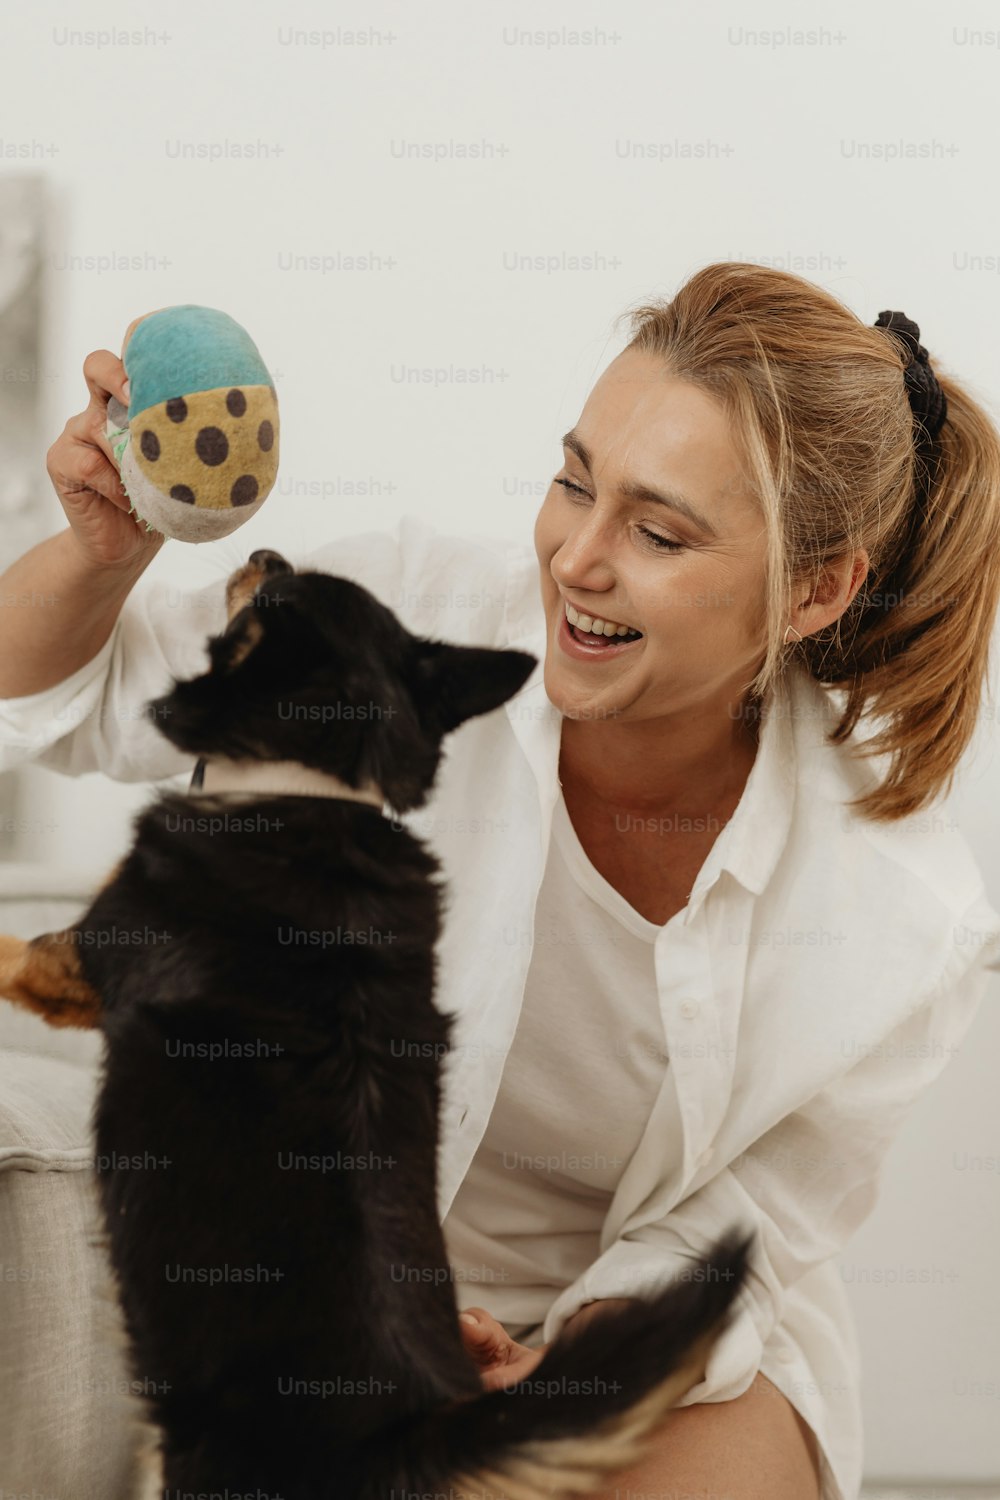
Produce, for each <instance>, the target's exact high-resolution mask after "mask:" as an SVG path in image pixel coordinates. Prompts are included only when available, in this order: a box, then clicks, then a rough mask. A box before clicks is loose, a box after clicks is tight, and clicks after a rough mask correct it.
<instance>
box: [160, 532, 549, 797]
mask: <svg viewBox="0 0 1000 1500" xmlns="http://www.w3.org/2000/svg"><path fill="white" fill-rule="evenodd" d="M226 605H227V616H228V623H227V626H226V629H225V630H224V631H223V632H222V634H221V635H216V636H213V637H211V639H210V640H209V642H208V652H209V658H210V662H211V665H210V667H209V670H208V671H207V672H205V673H204V674H203V675H202V676H199V677H195V678H192V679H190V680H188V681H184V682H181V681H177V680H176V679H175V684H174V688H173V690H172V691H171V692H169V693H166V694H164V695H163V696H162V697H159V698H153V699H151V700H149V701H148V702H147V703H146V705H145V713H146V715H147V717H149V718H151V719H152V720H153V722H154V723H155V724H156V726H157V728H158V729H159V730H160V731H161V733H163V734H164V735H165V736H166V738H167V739H168V740H170V742H171V743H172V744H174V745H176V746H177V747H178V748H179V749H181V750H185V751H190V752H191V753H192V754H194V755H220V756H226V757H229V758H232V759H234V760H260V761H269V760H295V761H300V762H301V763H302V764H303V765H306V766H313V767H316V768H317V769H319V770H321V771H326V772H328V773H330V774H332V775H334V776H338V777H340V778H341V779H342V780H343V781H345V782H347V783H348V785H349V786H352V787H359V786H363V785H364V784H365V783H367V782H374V783H375V785H376V786H377V787H378V788H379V789H380V791H381V792H382V794H383V796H384V797H385V799H386V801H387V802H388V803H389V804H390V806H391V807H392V808H393V809H394V810H395V811H397V812H401V813H402V812H406V811H408V810H409V809H411V808H416V807H420V806H421V805H422V804H423V803H424V802H425V801H426V798H427V794H428V793H429V791H430V789H431V787H432V786H433V783H434V777H435V775H436V773H437V768H438V763H439V760H440V756H441V743H442V740H443V739H444V736H445V735H446V734H448V733H449V732H450V731H451V730H453V729H456V728H457V727H458V726H459V725H460V724H462V723H464V722H465V720H466V719H471V718H473V717H475V716H476V715H477V714H484V713H488V712H489V711H490V710H491V709H494V708H498V707H499V706H500V705H501V704H502V703H504V702H506V700H507V699H508V698H510V697H511V696H512V695H513V694H514V693H515V692H516V691H517V689H518V688H519V687H520V686H521V685H522V684H523V683H524V682H525V680H526V679H527V678H528V676H529V675H530V673H531V671H532V670H533V668H534V667H535V665H536V662H537V658H536V657H534V656H532V655H530V654H529V653H527V652H525V651H512V650H506V651H505V650H495V649H492V648H489V647H478V646H452V645H447V644H446V643H444V642H441V641H435V640H430V639H426V638H424V637H422V636H418V635H413V634H412V633H411V632H410V631H408V630H407V629H406V628H405V626H404V625H402V624H401V623H400V621H399V620H398V619H397V618H396V616H395V615H394V614H393V613H392V611H391V610H389V609H387V608H386V607H385V606H384V605H383V604H381V603H380V602H379V600H378V599H376V598H375V596H374V595H373V594H371V593H370V592H369V591H368V590H367V589H366V588H363V587H362V586H361V585H360V584H357V583H353V582H351V580H349V579H347V578H339V577H334V576H332V575H331V574H329V573H320V572H302V573H297V572H296V571H295V569H294V568H293V567H292V566H291V564H290V563H287V562H286V561H285V559H284V558H283V557H281V556H280V554H278V553H277V552H270V551H259V552H254V553H253V554H252V555H251V557H250V559H249V561H248V562H247V563H246V564H245V565H244V566H243V567H240V568H237V570H236V571H235V572H234V573H233V574H232V575H231V577H230V578H229V580H228V582H227V584H226Z"/></svg>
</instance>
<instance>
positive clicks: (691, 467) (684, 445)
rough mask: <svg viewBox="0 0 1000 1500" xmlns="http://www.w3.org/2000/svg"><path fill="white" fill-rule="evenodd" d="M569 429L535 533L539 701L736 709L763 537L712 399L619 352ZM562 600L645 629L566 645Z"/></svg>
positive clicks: (758, 604) (642, 711)
mask: <svg viewBox="0 0 1000 1500" xmlns="http://www.w3.org/2000/svg"><path fill="white" fill-rule="evenodd" d="M567 437H568V438H569V442H568V443H564V454H565V461H564V464H563V467H562V468H561V469H560V471H559V473H558V474H557V475H556V477H555V479H553V481H552V483H551V485H550V486H549V489H548V493H547V494H546V496H545V499H544V501H543V502H542V507H541V510H540V511H539V513H538V517H537V520H536V522H535V531H534V540H535V550H536V552H537V554H538V563H539V569H540V574H541V589H542V602H543V605H544V608H545V614H546V619H547V621H548V636H547V646H546V654H545V690H546V693H547V694H548V697H549V698H550V700H551V701H552V703H553V704H554V705H555V706H556V707H557V708H558V709H559V710H560V711H561V712H562V713H563V714H564V715H566V716H568V717H571V718H581V719H606V718H608V717H614V718H617V719H620V720H625V719H627V720H629V721H637V720H640V719H648V718H653V717H656V716H658V715H661V714H672V713H676V712H677V711H679V710H684V709H689V708H692V707H699V706H700V707H702V708H705V707H710V706H712V705H714V704H718V705H720V706H721V705H722V704H723V702H728V703H730V704H737V705H738V704H739V702H740V701H741V696H742V695H741V689H744V688H745V685H746V684H747V683H748V682H749V681H750V679H751V678H752V677H753V675H754V673H755V672H756V671H757V669H758V668H759V666H760V664H761V662H762V660H763V656H764V649H765V641H764V633H763V615H764V578H765V571H764V564H765V535H766V534H765V530H764V522H763V517H762V516H761V514H760V512H759V510H758V509H757V507H756V506H755V505H754V503H753V501H752V499H751V495H750V490H749V484H748V482H747V481H746V480H745V478H744V476H743V474H742V473H741V467H740V464H739V461H738V459H737V455H736V452H735V450H734V448H733V446H732V444H731V442H730V437H729V432H728V424H727V420H726V417H725V415H724V413H723V411H722V408H721V406H720V405H719V404H718V403H717V402H716V401H715V400H714V399H713V398H712V397H711V396H710V395H708V394H707V393H706V392H704V391H702V390H701V389H699V388H698V387H697V386H694V385H692V384H690V382H687V381H684V380H680V379H677V378H676V377H674V376H672V375H668V374H666V373H664V367H663V364H662V361H661V360H659V359H658V358H656V357H655V356H653V355H650V354H647V353H643V352H640V351H637V350H626V351H625V352H624V353H623V354H620V355H619V356H618V358H617V359H616V360H614V361H613V363H612V364H611V365H609V367H608V369H607V370H606V371H605V372H604V374H603V375H602V376H601V378H600V379H599V380H598V382H597V384H596V385H595V386H594V389H593V390H592V391H591V393H590V395H589V397H588V399H587V402H586V405H585V406H584V408H583V412H582V413H581V415H580V418H579V420H578V421H577V424H576V426H575V428H574V429H573V433H572V434H567ZM571 486H574V487H576V488H571ZM578 491H579V492H578ZM654 492H655V494H658V495H660V496H662V497H663V500H664V501H666V502H673V503H662V502H661V501H659V500H657V499H656V498H655V497H654ZM683 502H686V503H687V505H688V507H690V509H691V511H692V512H694V513H696V515H692V514H685V513H684V512H683V510H682V509H680V508H678V507H679V506H681V505H682V504H683ZM567 603H569V604H570V605H572V606H574V608H575V609H576V610H577V611H579V612H580V613H581V614H583V615H589V616H590V617H591V621H589V622H588V621H587V620H584V622H583V624H584V626H586V625H587V624H588V623H592V622H593V620H595V619H601V620H603V621H606V622H608V623H615V624H623V625H628V626H630V627H633V628H634V629H636V630H639V631H641V632H642V634H641V637H640V638H638V639H636V640H631V642H630V643H623V644H619V645H612V646H610V647H607V646H600V645H596V644H595V645H593V646H591V647H590V648H589V649H588V648H587V647H586V646H584V647H582V648H581V647H579V646H578V647H576V648H574V645H573V643H572V641H571V639H570V635H571V634H572V632H569V631H568V626H567V621H566V610H565V606H566V604H567ZM579 633H580V627H578V628H577V631H576V634H577V635H579ZM602 638H603V637H602ZM610 639H611V640H612V641H615V642H622V641H623V638H622V637H621V636H620V635H617V634H616V635H613V636H611V637H610ZM627 639H628V638H626V640H627ZM575 652H576V653H578V654H575Z"/></svg>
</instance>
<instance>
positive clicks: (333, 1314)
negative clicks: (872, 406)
mask: <svg viewBox="0 0 1000 1500" xmlns="http://www.w3.org/2000/svg"><path fill="white" fill-rule="evenodd" d="M227 598H228V602H229V624H228V627H227V628H226V630H225V631H224V632H223V633H222V634H221V635H218V636H216V637H214V638H213V639H212V640H211V641H210V642H209V654H210V668H209V670H208V671H207V672H205V673H204V674H203V675H202V676H199V677H197V678H195V679H194V680H191V681H186V682H181V681H176V680H175V683H174V687H173V690H172V691H171V692H169V693H168V694H166V695H164V696H163V697H160V698H157V699H153V700H151V701H150V702H149V703H148V704H147V705H146V706H145V708H146V712H147V714H148V715H149V716H150V717H151V718H152V719H153V721H154V722H155V723H156V725H157V726H158V727H159V729H160V730H161V731H162V732H163V733H164V734H165V735H166V736H167V738H168V739H169V740H170V741H171V742H172V743H173V744H175V745H177V746H179V747H180V748H181V749H183V750H185V751H189V752H191V754H192V755H194V756H198V757H203V758H206V759H207V760H208V762H209V765H211V761H212V758H214V757H225V758H227V759H228V760H229V761H240V762H253V763H261V762H275V761H281V762H289V761H293V762H297V763H299V764H300V765H302V766H307V767H311V768H314V770H316V771H319V772H322V773H326V774H328V775H329V776H330V777H332V778H338V779H339V781H340V782H342V783H343V784H344V785H343V787H342V791H343V793H344V797H343V798H341V797H338V796H324V795H318V794H317V795H292V794H281V793H267V792H264V793H261V792H257V793H256V794H254V795H253V797H252V800H241V799H240V796H239V795H237V798H236V800H234V798H233V795H232V793H230V794H229V795H226V794H218V795H216V794H212V793H211V789H210V788H211V783H210V782H208V783H206V785H207V787H208V791H206V793H205V794H203V795H200V796H197V797H195V796H193V795H181V794H176V793H169V794H165V795H162V796H160V797H159V799H158V800H157V801H156V802H155V803H154V804H153V805H152V806H150V807H149V808H148V809H146V810H145V811H143V812H142V813H140V814H139V815H138V816H137V817H136V820H135V824H134V832H135V837H134V842H133V845H132V847H131V850H130V852H129V853H128V855H127V856H126V857H125V859H124V860H123V861H122V863H121V865H120V866H119V867H118V868H117V870H116V872H115V874H114V876H113V877H112V879H111V881H110V882H109V883H108V884H107V885H106V886H105V887H104V888H103V889H102V890H101V891H100V892H99V893H98V895H97V896H96V898H95V899H94V901H93V903H92V905H91V906H90V908H89V910H88V911H87V913H86V914H85V916H84V917H83V918H82V919H81V920H80V921H79V922H78V923H77V924H76V925H75V927H74V928H71V929H69V930H68V931H67V932H66V933H63V934H47V935H46V936H45V937H43V938H38V939H35V940H34V941H33V942H32V943H30V944H27V945H21V951H20V953H19V956H18V959H17V962H16V963H15V962H14V959H13V956H12V951H11V949H10V947H9V946H8V947H7V948H6V949H5V950H2V952H0V958H2V959H3V962H2V963H0V992H2V993H5V994H7V995H8V996H10V997H11V998H14V999H16V1000H19V1001H21V1002H22V1003H26V1004H30V1005H32V1006H33V1007H34V1008H35V1009H38V1010H41V1011H42V1012H43V1013H44V1014H46V1015H47V1017H48V1019H50V1020H51V1021H52V1022H53V1023H55V1024H72V1025H81V1024H83V1025H85V1024H93V1025H99V1026H101V1027H102V1029H103V1031H104V1036H105V1039H106V1052H105V1067H104V1073H103V1078H102V1083H101V1088H100V1093H99V1096H98V1101H97V1106H96V1112H95V1129H96V1141H95V1146H96V1152H97V1157H98V1160H99V1162H100V1163H101V1164H102V1166H101V1170H100V1176H99V1186H100V1194H101V1201H102V1206H103V1211H104V1217H105V1223H106V1227H107V1234H108V1249H109V1253H110V1257H111V1262H112V1265H113V1268H114V1271H115V1273H116V1278H117V1282H118V1288H119V1292H120V1298H121V1304H122V1308H123V1311H124V1317H125V1324H126V1328H127V1332H128V1336H129V1342H130V1346H131V1359H132V1365H133V1374H134V1376H135V1377H136V1379H137V1381H140V1382H141V1388H142V1389H143V1390H144V1391H145V1392H146V1393H147V1396H146V1401H147V1408H148V1412H149V1416H150V1418H151V1420H152V1421H153V1422H154V1423H155V1425H156V1428H157V1429H158V1431H159V1434H160V1444H161V1462H162V1477H161V1479H160V1481H159V1484H160V1485H161V1486H163V1487H165V1494H166V1496H167V1497H168V1500H177V1497H183V1496H186V1495H198V1494H213V1493H221V1494H224V1495H230V1496H233V1495H253V1496H257V1497H261V1496H266V1497H268V1500H272V1497H273V1500H277V1497H279V1496H280V1497H282V1500H331V1497H334V1496H337V1497H344V1500H353V1497H357V1500H388V1497H402V1496H405V1495H407V1494H412V1493H413V1492H414V1491H416V1492H418V1493H427V1492H429V1493H432V1494H440V1493H447V1494H448V1495H449V1496H450V1497H451V1500H461V1497H468V1500H472V1497H474V1496H480V1495H489V1496H509V1497H510V1500H535V1497H541V1496H547V1497H550V1500H551V1497H553V1496H568V1495H571V1494H572V1495H579V1494H587V1493H593V1492H594V1491H595V1490H597V1489H599V1488H601V1487H602V1486H604V1485H606V1484H607V1483H608V1482H610V1481H612V1480H613V1478H614V1475H615V1474H616V1473H618V1472H620V1471H621V1469H623V1468H624V1467H626V1466H627V1465H629V1464H630V1463H633V1462H635V1461H636V1460H637V1459H638V1458H639V1457H641V1455H642V1453H643V1452H644V1451H645V1447H646V1439H647V1436H648V1434H650V1433H651V1432H652V1431H653V1430H654V1429H655V1428H656V1427H657V1426H658V1425H659V1423H660V1422H661V1421H662V1420H663V1419H664V1418H665V1416H666V1414H667V1413H668V1412H669V1410H670V1409H671V1407H672V1406H673V1405H675V1404H676V1402H677V1400H678V1399H679V1398H680V1397H681V1396H682V1395H683V1394H684V1392H685V1391H686V1390H688V1389H690V1387H691V1385H692V1384H694V1382H695V1381H696V1380H698V1379H700V1378H701V1374H702V1372H703V1368H704V1362H705V1359H706V1358H707V1354H708V1351H709V1349H710V1348H711V1345H712V1342H713V1340H714V1338H715V1337H716V1336H717V1335H718V1334H719V1333H720V1332H721V1330H722V1329H723V1328H724V1327H725V1326H726V1324H727V1322H728V1319H729V1317H730V1316H731V1304H732V1302H733V1300H734V1298H735V1296H736V1294H737V1292H738V1290H739V1288H740V1286H741V1284H742V1282H743V1278H744V1276H745V1272H746V1256H747V1250H748V1247H749V1243H750V1242H749V1241H748V1240H746V1239H739V1238H738V1237H737V1236H735V1235H730V1236H728V1237H727V1238H724V1239H722V1240H720V1242H719V1244H718V1246H717V1247H716V1249H715V1252H714V1254H713V1255H712V1256H711V1257H710V1258H709V1259H708V1260H705V1261H702V1262H700V1263H699V1262H695V1263H694V1265H693V1268H692V1273H691V1276H690V1279H685V1280H683V1281H679V1282H678V1283H676V1284H675V1285H674V1286H672V1287H671V1288H669V1289H668V1290H667V1291H665V1292H663V1293H662V1294H660V1295H659V1296H658V1297H657V1298H655V1299H650V1300H648V1301H637V1302H636V1303H635V1304H634V1305H633V1306H631V1307H628V1308H626V1309H625V1310H624V1311H622V1312H619V1313H617V1314H615V1315H612V1314H611V1313H607V1314H605V1315H604V1316H603V1317H600V1318H597V1319H595V1320H594V1321H593V1322H592V1323H591V1324H590V1325H589V1326H588V1327H585V1328H583V1329H577V1330H575V1331H567V1332H566V1333H565V1334H564V1335H563V1336H562V1337H560V1338H559V1339H557V1340H556V1341H555V1342H554V1343H553V1345H552V1346H551V1348H550V1349H549V1350H548V1352H547V1353H546V1355H545V1357H544V1359H543V1360H542V1362H541V1363H540V1364H539V1366H538V1367H537V1369H536V1371H535V1373H534V1375H533V1376H532V1378H531V1379H530V1380H528V1381H524V1382H522V1383H521V1384H520V1385H519V1386H517V1387H515V1388H514V1389H512V1390H509V1391H494V1392H489V1393H485V1392H484V1391H483V1389H482V1384H481V1380H480V1376H479V1374H478V1372H477V1369H476V1368H475V1367H474V1365H473V1364H472V1362H471V1360H470V1358H469V1357H468V1356H467V1354H466V1352H465V1350H464V1347H463V1344H462V1341H461V1337H460V1333H459V1325H458V1321H457V1310H456V1304H455V1300H454V1295H453V1291H452V1287H451V1281H450V1277H449V1276H448V1275H447V1274H446V1273H445V1274H442V1271H443V1269H444V1268H446V1267H447V1257H446V1254H445V1249H444V1244H443V1240H442V1235H441V1230H440V1226H439V1223H438V1219H437V1209H436V1180H437V1179H436V1152H437V1142H438V1104H439V1073H440V1067H441V1059H442V1056H443V1054H444V1051H445V1049H446V1047H447V1045H448V1039H449V1031H450V1027H451V1024H452V1023H451V1020H450V1018H448V1017H446V1016H444V1015H443V1014H442V1013H441V1012H439V1011H438V1010H437V1009H436V1008H435V1006H434V1003H433V994H434V983H435V944H436V941H437V938H438V934H439V927H440V923H441V919H442V905H441V897H442V894H443V887H442V885H441V884H440V883H439V879H438V876H439V866H438V862H437V860H436V859H435V858H434V857H433V856H432V855H431V854H430V852H429V851H428V850H427V849H426V848H425V847H424V845H423V844H422V843H421V842H420V840H418V839H417V838H415V837H413V836H412V835H411V834H410V833H409V832H408V831H406V830H405V829H404V828H403V827H402V826H401V825H400V824H399V823H397V822H390V820H389V819H387V818H385V817H384V816H383V815H382V812H381V806H380V804H381V803H382V801H383V800H384V802H386V803H388V804H389V806H390V807H391V808H393V809H394V810H395V811H396V812H399V813H403V812H405V811H407V810H409V809H411V808H417V807H420V806H421V805H422V804H423V803H424V802H425V800H426V798H427V795H428V793H429V791H430V789H431V787H432V785H433V782H434V778H435V774H436V771H437V768H438V763H439V760H440V754H441V744H442V740H443V738H444V736H445V735H447V734H448V733H449V732H450V731H451V730H454V729H456V728H457V727H458V726H459V725H460V724H462V723H463V722H464V721H465V720H466V719H469V718H470V717H472V716H473V715H477V714H483V713H487V712H489V711H490V710H493V709H495V708H497V707H498V706H499V705H501V704H502V703H503V702H504V701H505V700H506V699H507V698H509V697H510V696H511V695H512V694H513V693H514V692H515V691H516V690H517V689H518V688H519V687H520V686H521V685H522V684H523V682H524V681H525V679H526V678H527V676H528V675H529V673H530V671H531V670H532V668H533V667H534V665H535V658H534V657H532V656H530V655H527V654H526V653H524V652H519V651H510V650H507V651H500V650H490V649H479V648H473V647H458V646H451V645H447V644H443V643H441V642H436V641H430V640H426V639H423V638H420V637H417V636H414V635H412V634H411V633H410V632H409V631H407V630H406V629H405V628H404V627H403V626H402V625H401V624H400V623H399V621H398V620H397V619H396V618H395V616H394V615H393V614H392V612H391V611H390V610H388V609H386V608H385V607H384V606H383V605H381V604H380V603H379V602H378V600H376V599H375V598H374V597H373V596H372V595H371V594H370V593H369V592H368V591H367V590H365V589H364V588H361V587H360V586H358V585H356V584H354V583H351V582H349V581H348V580H346V579H342V578H335V577H331V576H328V575H326V574H322V573H317V572H304V573H295V572H294V570H293V569H292V568H291V567H290V566H289V565H288V564H287V563H286V562H285V561H284V559H282V558H281V557H279V556H278V555H277V554H275V553H269V552H262V553H255V554H254V555H253V557H252V558H251V560H250V563H249V564H247V565H246V566H245V567H244V568H242V569H240V570H238V571H237V572H236V573H235V574H234V575H233V577H232V578H231V579H230V581H229V585H228V590H227ZM331 705H338V709H337V711H336V712H334V713H331V711H330V709H331ZM348 709H350V710H352V711H351V712H348V711H347V710H348ZM202 764H204V760H203V761H202ZM332 785H333V789H334V790H336V784H335V783H332ZM366 787H368V788H374V789H375V794H374V796H373V802H372V804H371V805H366V804H365V803H364V802H361V801H357V800H348V796H349V789H351V788H355V789H363V788H366ZM243 798H244V799H245V798H246V793H245V792H244V793H243ZM137 932H138V933H140V934H142V940H141V941H136V940H135V937H134V935H135V934H136V933H137ZM123 934H131V935H132V937H131V939H130V940H129V941H128V942H126V941H124V940H123V938H122V935H123ZM295 934H298V935H304V940H295V939H294V935H295ZM326 934H335V935H337V936H336V938H334V939H331V940H329V941H326V940H321V938H320V936H318V935H326ZM351 934H353V935H354V940H353V941H352V940H351V938H350V936H349V935H351ZM362 935H363V936H362ZM400 1267H406V1268H408V1274H407V1275H406V1276H405V1277H403V1278H402V1279H401V1278H400V1275H399V1268H400ZM394 1269H395V1271H396V1274H395V1275H394V1274H393V1272H394ZM414 1273H417V1274H414Z"/></svg>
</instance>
